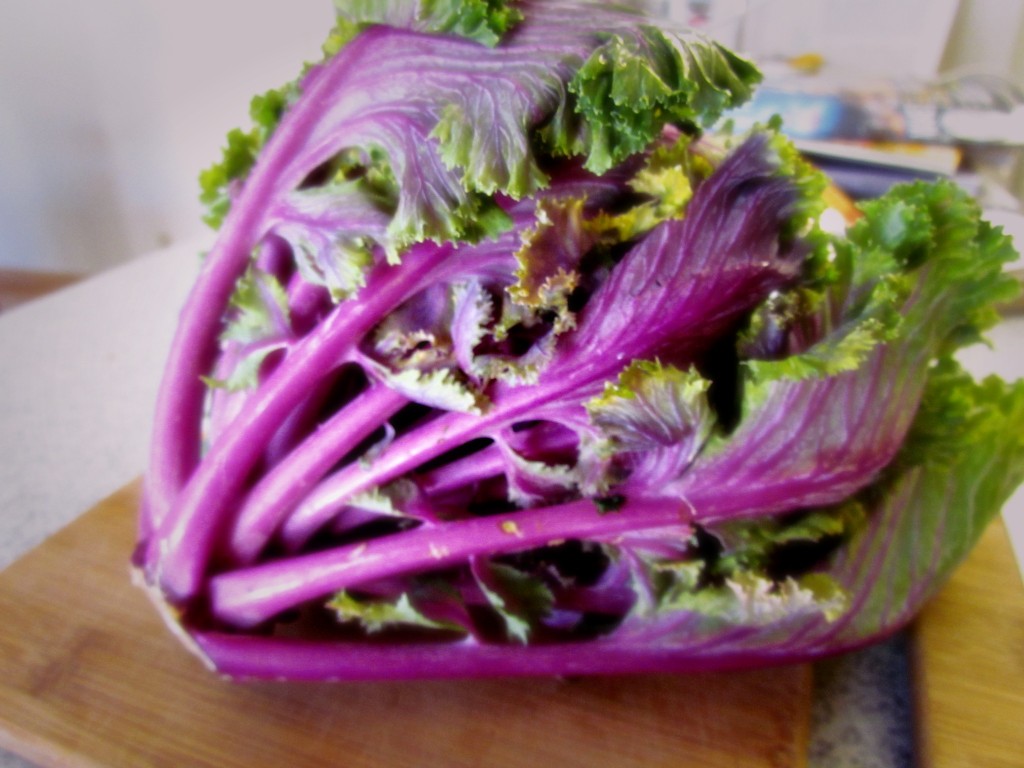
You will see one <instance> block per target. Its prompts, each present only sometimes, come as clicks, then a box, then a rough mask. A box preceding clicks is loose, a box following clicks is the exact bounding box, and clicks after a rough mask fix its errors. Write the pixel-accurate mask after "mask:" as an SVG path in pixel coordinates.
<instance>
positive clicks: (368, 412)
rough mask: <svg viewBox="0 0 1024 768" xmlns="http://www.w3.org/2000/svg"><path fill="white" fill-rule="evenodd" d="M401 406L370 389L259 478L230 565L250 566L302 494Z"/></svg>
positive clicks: (383, 391) (392, 396) (380, 389)
mask: <svg viewBox="0 0 1024 768" xmlns="http://www.w3.org/2000/svg"><path fill="white" fill-rule="evenodd" d="M406 403H408V400H407V399H406V398H405V397H403V396H402V395H400V394H398V393H397V392H394V391H393V390H391V389H388V388H387V387H385V386H382V385H375V386H372V387H371V388H370V389H368V390H366V391H365V392H363V393H362V394H360V395H358V396H357V397H356V398H355V399H354V400H352V402H350V403H348V404H347V405H345V407H344V408H342V409H341V410H340V411H338V413H336V414H335V415H334V416H332V417H331V418H330V419H328V420H327V421H326V422H324V423H323V424H321V425H320V426H319V427H318V428H317V429H316V431H315V432H313V433H312V434H310V435H309V437H307V439H306V440H305V441H303V443H302V444H301V445H299V446H298V447H297V448H295V450H294V451H293V452H292V453H291V454H289V455H288V456H287V457H285V458H284V459H283V460H282V461H281V462H280V463H279V464H277V465H276V466H275V467H274V468H273V469H272V470H270V471H269V472H268V473H267V474H266V475H264V476H263V477H262V478H261V479H260V481H259V482H258V483H257V484H256V485H255V486H254V487H253V488H252V490H250V491H249V492H248V493H247V494H246V495H245V498H244V501H242V503H241V507H240V509H239V512H238V515H237V518H236V520H235V524H234V526H233V527H232V530H231V540H230V544H229V549H230V557H231V558H232V560H234V561H237V562H239V563H250V562H252V561H253V560H254V559H255V558H256V557H257V556H258V555H259V553H260V551H261V550H262V549H263V547H265V546H266V544H267V542H268V541H269V540H270V538H271V536H273V534H274V532H275V531H276V530H277V527H278V525H279V524H280V521H281V519H282V518H283V516H284V515H285V514H286V513H287V512H288V511H290V510H291V508H292V505H294V504H295V503H296V502H297V501H298V500H299V499H300V498H301V497H302V496H303V495H304V494H305V493H306V491H307V489H308V488H310V487H311V486H312V485H313V484H314V483H316V482H317V481H318V480H320V478H322V477H323V476H324V475H325V474H326V473H327V471H328V470H329V469H330V468H331V467H332V466H334V465H335V464H336V463H337V462H338V461H340V460H341V459H342V458H343V457H344V456H345V455H346V454H347V453H349V452H350V451H351V450H353V449H354V448H355V447H356V446H357V445H359V443H361V442H362V441H363V440H365V439H366V438H367V437H369V436H370V435H371V434H372V433H373V432H374V431H375V430H376V429H377V428H378V427H379V426H380V425H381V424H382V423H384V422H386V421H387V420H388V419H389V418H390V417H391V416H393V415H394V414H395V413H396V412H397V411H398V410H399V409H400V408H401V407H402V406H403V405H405V404H406Z"/></svg>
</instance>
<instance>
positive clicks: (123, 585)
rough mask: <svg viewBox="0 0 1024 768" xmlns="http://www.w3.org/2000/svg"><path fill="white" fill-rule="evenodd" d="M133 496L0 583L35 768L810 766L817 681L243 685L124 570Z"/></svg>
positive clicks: (730, 676)
mask: <svg viewBox="0 0 1024 768" xmlns="http://www.w3.org/2000/svg"><path fill="white" fill-rule="evenodd" d="M137 500H138V487H137V485H132V486H130V487H128V488H126V489H124V490H123V491H121V492H119V493H117V494H115V495H114V496H112V497H110V498H109V499H107V500H106V501H104V502H102V503H101V504H99V505H98V506H97V507H96V508H95V509H93V510H91V511H90V512H88V513H87V514H86V515H84V516H83V517H82V518H80V519H79V520H77V521H76V522H75V523H73V524H72V525H71V526H69V527H68V528H66V529H65V530H63V531H61V532H60V533H58V534H57V535H56V536H54V537H53V538H51V539H49V540H48V541H47V542H45V543H44V544H43V545H42V546H40V547H39V548H37V549H36V550H34V551H33V552H31V553H29V554H28V555H26V556H25V557H24V558H23V559H21V560H20V561H18V562H17V563H15V564H14V565H13V566H11V567H10V568H9V569H7V570H6V571H4V572H3V573H0V615H2V616H3V617H4V619H3V621H2V622H0V746H3V747H5V748H7V749H9V750H12V751H15V752H19V753H21V754H23V755H24V756H25V757H27V758H29V759H30V760H32V761H34V762H36V763H38V764H39V765H41V766H62V767H68V768H86V766H88V768H147V767H150V766H152V767H154V768H156V767H158V766H159V767H163V766H166V767H167V768H172V767H173V768H182V767H183V766H188V768H205V767H209V768H234V767H236V766H237V767H238V768H262V767H263V766H274V768H280V767H281V766H288V768H304V767H305V766H342V765H343V766H346V768H361V767H362V766H375V767H380V766H416V768H431V767H433V766H438V767H441V766H443V767H444V768H460V767H462V766H487V767H488V768H502V767H503V766H545V765H557V766H588V768H589V767H600V766H615V767H616V768H624V767H625V768H628V767H629V766H638V767H639V766H643V767H644V768H657V767H658V766H680V765H693V766H701V767H702V768H726V767H728V768H734V767H735V766H743V767H744V768H759V767H760V766H771V767H772V768H793V767H799V766H802V765H805V762H806V747H807V737H808V724H809V714H810V712H809V711H810V698H811V672H810V668H809V667H808V666H806V665H803V666H790V667H781V668H775V669H767V670H757V671H749V672H740V673H722V674H707V675H688V676H670V675H665V676H644V677H640V678H625V677H621V678H614V677H613V678H587V679H572V680H558V679H547V678H545V679H522V680H512V681H507V680H482V681H454V682H453V681H418V682H406V683H358V684H294V683H290V684H284V683H257V684H240V683H229V682H226V681H223V680H221V679H220V678H218V677H216V676H215V675H213V674H212V673H210V672H208V671H207V670H206V669H205V668H204V667H203V666H202V665H201V664H200V663H199V661H198V660H197V659H195V658H193V657H192V656H191V655H190V654H189V653H188V652H187V651H185V650H184V648H183V647H182V646H181V645H180V644H179V643H178V642H177V640H175V639H174V638H173V637H172V636H171V634H170V633H169V632H168V631H167V629H166V628H165V627H164V626H163V624H162V623H161V621H160V619H159V618H158V617H157V615H156V613H155V611H154V609H153V608H152V607H151V606H150V604H149V602H148V600H147V598H146V597H145V596H144V595H143V593H142V592H141V591H140V590H138V589H136V588H135V587H133V586H131V584H130V580H129V573H128V558H129V553H130V551H131V548H132V543H133V534H134V518H135V509H136V504H137Z"/></svg>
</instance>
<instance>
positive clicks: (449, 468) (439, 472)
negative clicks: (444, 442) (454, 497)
mask: <svg viewBox="0 0 1024 768" xmlns="http://www.w3.org/2000/svg"><path fill="white" fill-rule="evenodd" d="M504 469H505V459H504V457H503V456H502V455H501V451H499V450H498V449H497V448H496V447H495V446H493V445H491V446H488V447H487V448H484V449H483V450H482V451H479V452H477V453H474V454H473V455H472V456H467V457H466V458H464V459H459V460H458V461H454V462H452V463H450V464H445V465H444V466H443V467H438V468H437V469H434V470H432V471H430V472H427V473H425V474H423V475H422V476H420V477H418V478H417V483H418V485H419V487H420V488H421V489H422V491H423V492H424V493H425V494H427V496H434V495H438V494H445V493H450V492H452V491H455V490H457V489H459V488H462V487H465V486H467V485H472V484H473V483H477V482H480V481H481V480H488V479H490V478H492V477H497V476H498V475H500V474H501V473H502V472H503V471H504Z"/></svg>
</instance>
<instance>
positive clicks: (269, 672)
mask: <svg viewBox="0 0 1024 768" xmlns="http://www.w3.org/2000/svg"><path fill="white" fill-rule="evenodd" d="M193 639H194V640H195V642H196V644H197V645H198V647H199V650H200V651H201V653H202V654H203V658H204V660H205V661H206V662H207V663H208V664H209V665H211V666H212V667H213V668H214V669H216V670H217V671H218V672H220V673H221V674H223V675H226V676H228V677H231V678H236V679H240V680H244V679H287V680H308V681H329V682H334V681H356V680H380V679H388V680H415V679H426V678H487V677H529V676H552V675H554V676H559V677H562V676H574V675H620V674H672V673H691V672H712V671H724V670H738V669H746V668H751V667H763V666H766V665H773V664H779V665H781V664H795V663H800V662H806V661H811V660H813V659H817V658H821V657H823V656H827V655H831V654H834V653H839V652H841V651H844V650H853V649H855V648H857V647H860V646H861V645H864V644H865V643H866V642H867V641H863V640H862V641H860V642H849V643H843V644H836V645H835V646H814V647H809V648H804V649H799V650H795V651H789V652H788V653H780V652H779V651H778V650H777V649H776V648H775V647H774V646H773V645H772V644H771V643H769V642H766V643H764V644H762V646H760V647H754V648H750V649H737V648H726V647H722V648H719V647H716V646H715V645H713V644H712V645H710V646H708V647H706V648H705V649H703V650H701V651H692V650H691V649H690V648H688V647H686V646H683V647H677V646H671V645H659V644H657V643H635V642H629V641H618V640H616V639H615V638H614V636H612V637H610V638H607V639H598V640H593V641H587V642H567V643H551V644H546V645H493V644H483V643H478V642H474V641H471V640H467V641H464V642H458V643H451V642H449V643H407V644H396V645H387V646H385V645H381V644H378V643H358V644H357V643H343V642H330V641H316V640H299V639H293V638H282V637H262V636H251V635H234V634H225V633H220V632H195V633H194V634H193ZM879 639H881V636H879V637H878V638H873V639H872V640H871V642H876V641H877V640H879Z"/></svg>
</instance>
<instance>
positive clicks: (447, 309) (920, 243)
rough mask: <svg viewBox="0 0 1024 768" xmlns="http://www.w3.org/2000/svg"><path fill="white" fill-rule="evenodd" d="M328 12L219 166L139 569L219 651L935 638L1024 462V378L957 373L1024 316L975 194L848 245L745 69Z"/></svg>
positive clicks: (450, 19)
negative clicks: (967, 560)
mask: <svg viewBox="0 0 1024 768" xmlns="http://www.w3.org/2000/svg"><path fill="white" fill-rule="evenodd" d="M338 18H339V22H338V26H337V28H336V29H335V30H334V31H333V32H332V34H331V36H330V38H329V40H328V43H327V45H325V58H324V60H323V61H322V62H320V63H317V64H315V65H312V66H309V67H307V69H306V71H305V72H304V73H303V74H302V75H301V77H300V78H299V79H297V80H296V81H295V83H293V84H291V85H288V86H286V87H285V88H284V89H282V90H280V91H274V92H270V93H268V94H267V95H265V96H263V97H259V98H258V99H257V100H255V101H254V102H253V110H252V114H253V121H254V127H253V128H252V129H251V130H249V131H234V132H232V133H231V134H229V137H228V145H227V149H226V150H225V157H224V160H223V162H222V163H220V164H219V165H217V166H214V167H213V168H212V169H211V170H209V171H207V172H205V173H204V174H203V178H202V182H203V198H204V200H205V201H206V202H207V203H208V204H209V205H210V221H211V223H213V224H214V225H215V226H218V227H219V230H220V231H219V235H218V240H217V243H216V246H215V247H214V248H213V250H212V251H211V252H210V254H209V256H208V257H207V259H206V261H205V262H204V266H203V271H202V273H201V275H200V276H199V279H198V281H197V284H196V287H195V289H194V292H193V294H192V297H191V298H190V300H189V303H188V305H187V307H186V308H185V311H184V312H183V314H182V320H181V327H180V330H179V333H178V337H177V340H176V342H175V345H174V348H173V350H172V354H171V358H170V360H169V362H168V367H167V372H166V375H165V382H164V386H163V389H162V394H161V399H160V405H159V409H158V415H157V421H156V424H155V431H154V448H153V457H152V463H151V467H150V470H149V473H148V474H147V486H146V500H145V501H146V503H145V508H144V510H143V512H142V515H141V525H140V541H139V548H138V552H137V556H136V562H137V565H138V567H139V569H140V570H141V572H142V575H143V577H144V578H145V579H146V580H147V581H148V582H149V584H150V585H151V586H152V587H153V588H154V589H153V590H152V591H153V592H154V593H156V594H158V595H159V599H160V600H161V601H163V602H165V603H167V604H168V605H169V606H170V607H171V608H172V609H173V612H174V614H175V615H176V616H177V620H178V621H179V622H180V624H181V625H182V627H183V628H184V629H185V631H186V632H187V633H188V634H189V635H190V636H191V637H192V639H193V640H194V641H195V644H196V645H197V647H199V648H200V649H201V651H202V653H203V654H204V655H205V656H206V657H207V659H208V660H209V661H210V662H211V663H212V664H213V665H214V666H215V667H217V668H218V669H220V670H221V671H222V672H224V673H226V674H231V675H238V676H275V677H276V676H286V677H296V678H324V677H329V678H337V677H366V676H370V677H389V676H399V677H402V676H418V675H483V674H548V673H559V674H564V673H581V672H622V671H641V670H655V669H662V670H664V669H699V668H709V667H727V666H735V665H741V664H742V665H749V664H752V663H759V662H774V661H778V660H784V659H804V658H811V657H815V656H818V655H822V654H826V653H834V652H837V651H840V650H843V649H846V648H850V647H854V646H857V645H861V644H863V643H865V642H869V641H870V640H872V639H873V638H876V637H879V636H881V635H884V634H886V633H888V632H892V631H894V630H895V629H897V628H898V627H900V626H902V625H903V624H904V623H906V622H907V621H908V620H909V619H910V617H911V616H912V615H913V613H914V612H915V611H916V609H917V608H918V607H919V606H920V605H921V604H922V602H923V601H924V600H925V599H926V597H927V596H928V595H929V594H930V593H931V592H932V591H933V590H934V589H935V588H936V586H937V585H939V584H940V583H941V582H942V580H943V578H944V577H945V576H946V575H947V574H948V573H949V571H950V570H951V569H952V568H953V567H954V566H955V564H956V563H957V562H958V561H959V559H960V558H962V557H963V555H964V554H965V553H966V552H967V551H968V550H969V548H970V546H971V545H972V543H973V542H974V540H975V539H976V537H977V535H978V533H979V532H980V531H981V529H982V528H983V527H984V525H985V523H986V522H987V521H988V520H989V519H990V518H991V517H992V516H993V515H995V514H996V513H997V511H998V509H999V507H1000V505H1001V504H1002V502H1003V500H1004V499H1005V498H1006V497H1007V495H1008V494H1009V493H1010V492H1011V490H1012V489H1013V488H1014V487H1015V486H1016V485H1017V484H1018V483H1019V482H1020V480H1021V477H1022V472H1024V446H1022V444H1021V438H1020V435H1021V434H1024V429H1022V428H1024V390H1022V388H1021V386H1020V385H1019V384H1015V385H1007V384H1005V383H1003V382H1001V381H998V380H995V379H990V380H986V381H985V382H982V383H976V382H974V381H973V380H972V379H971V378H970V377H969V376H967V375H966V374H965V373H964V372H963V371H961V370H960V369H959V367H958V366H957V365H956V363H955V360H954V357H953V356H954V354H955V352H956V350H957V349H958V348H959V347H960V346H961V345H963V344H965V343H970V342H974V341H976V340H978V339H980V338H982V337H983V334H984V332H985V330H986V329H987V328H988V327H990V326H991V325H992V324H993V323H994V322H995V321H996V319H997V315H996V313H995V310H994V309H993V307H994V306H995V305H997V304H998V303H999V302H1000V301H1002V300H1004V299H1006V298H1008V297H1009V296H1010V295H1011V293H1012V291H1013V290H1014V283H1013V281H1012V280H1010V279H1009V278H1007V277H1006V276H1005V275H1004V274H1003V270H1002V266H1003V264H1004V263H1005V262H1007V261H1008V260H1010V259H1012V258H1013V257H1014V254H1013V253H1012V251H1011V249H1010V247H1009V244H1008V241H1007V240H1006V238H1004V237H1003V236H1002V235H1001V233H999V232H998V231H997V230H994V229H993V228H991V227H990V226H989V225H988V224H986V223H985V222H983V221H981V219H980V218H979V211H978V209H977V206H976V204H975V203H974V202H973V201H971V200H970V199H969V198H968V197H967V196H966V195H965V194H964V193H963V192H962V191H960V190H959V189H957V188H956V187H955V186H953V185H952V184H948V183H943V184H936V185H933V186H927V185H920V184H919V185H913V186H906V187H901V188H897V189H894V190H893V191H892V192H891V193H890V194H888V195H886V196H885V197H883V198H881V199H879V200H877V201H872V202H869V203H866V204H864V205H863V206H862V208H861V214H860V215H861V217H860V220H859V221H857V222H856V223H855V224H853V225H852V226H851V227H850V228H849V230H848V231H847V232H846V233H845V234H843V235H830V234H827V233H826V232H824V231H823V230H822V229H821V228H820V227H819V223H818V222H819V218H820V217H821V214H822V212H823V210H824V208H825V203H824V199H825V189H826V185H827V181H826V180H825V179H824V178H823V177H822V176H821V175H820V174H819V173H817V172H816V171H815V170H814V169H813V168H811V167H810V166H809V165H808V164H807V163H806V162H805V161H803V160H802V159H801V158H800V156H799V155H798V153H797V152H796V150H795V149H794V148H793V147H792V146H791V145H790V144H789V143H788V142H787V141H786V140H785V139H784V138H783V137H782V136H781V135H780V134H779V133H778V132H777V130H776V127H775V126H769V127H764V128H759V129H756V130H754V131H752V132H751V133H749V134H747V135H744V136H735V137H732V136H724V135H719V134H718V133H716V131H715V129H714V126H715V125H716V124H717V121H718V120H719V118H720V117H721V116H722V114H723V112H725V111H726V110H728V109H729V108H730V107H732V106H734V105H736V104H738V103H740V102H742V101H743V100H744V99H746V98H747V97H748V96H749V94H750V92H751V89H752V87H754V85H755V84H756V82H757V80H758V78H759V75H758V73H757V71H756V69H755V68H754V67H753V66H752V65H751V64H750V63H749V62H747V61H745V60H744V59H742V58H740V57H739V56H737V55H735V54H733V53H732V52H729V51H727V50H725V49H724V48H722V47H721V46H719V45H718V44H716V43H714V42H711V41H708V40H705V39H704V38H702V37H700V36H698V35H696V34H694V33H693V32H691V31H688V30H679V29H672V28H668V27H662V26H658V25H656V24H654V23H653V22H651V21H649V20H646V19H644V18H642V17H639V16H635V15H632V14H628V13H625V12H622V11H619V10H615V9H610V8H608V7H607V6H606V5H604V4H598V3H584V2H568V1H566V2H527V1H526V0H524V1H523V2H518V3H504V2H500V1H499V0H465V1H464V2H456V0H419V1H418V2H415V1H412V0H405V1H403V0H393V1H390V2H384V3H364V2H346V3H339V4H338ZM963 446H968V447H969V449H968V450H963V448H962V447H963ZM325 626H328V627H331V628H332V629H331V630H330V631H329V632H327V637H324V627H325Z"/></svg>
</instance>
